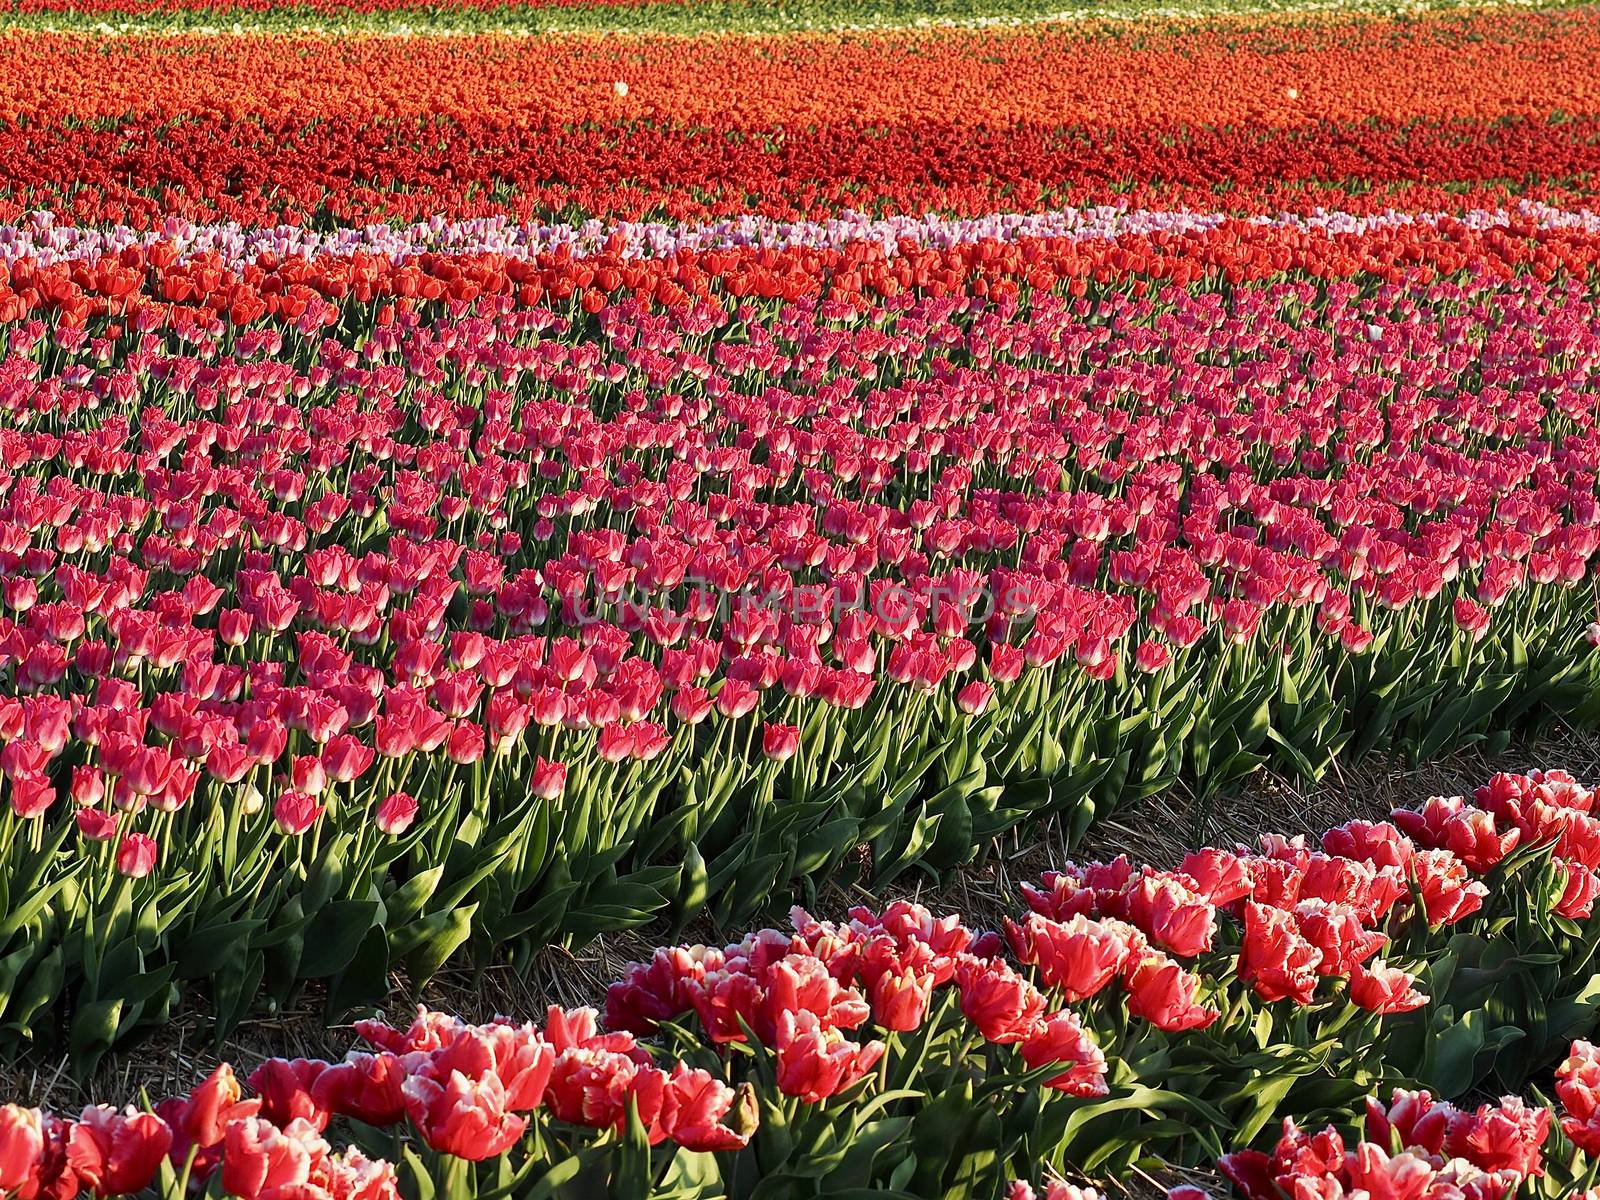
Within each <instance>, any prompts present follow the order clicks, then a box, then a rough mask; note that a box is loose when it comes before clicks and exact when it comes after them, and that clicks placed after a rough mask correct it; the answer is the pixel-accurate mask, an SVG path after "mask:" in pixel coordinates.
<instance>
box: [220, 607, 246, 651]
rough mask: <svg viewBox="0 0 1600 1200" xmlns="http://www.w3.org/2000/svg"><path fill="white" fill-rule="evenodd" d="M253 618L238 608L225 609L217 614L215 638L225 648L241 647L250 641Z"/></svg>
mask: <svg viewBox="0 0 1600 1200" xmlns="http://www.w3.org/2000/svg"><path fill="white" fill-rule="evenodd" d="M254 626H255V618H254V617H252V616H251V615H250V614H249V613H247V612H245V611H244V610H243V609H240V608H225V609H223V610H222V611H221V612H220V613H218V614H217V636H218V637H219V638H221V639H222V643H223V645H225V646H242V645H244V644H245V643H246V642H247V641H249V640H250V631H251V629H252V628H253V627H254Z"/></svg>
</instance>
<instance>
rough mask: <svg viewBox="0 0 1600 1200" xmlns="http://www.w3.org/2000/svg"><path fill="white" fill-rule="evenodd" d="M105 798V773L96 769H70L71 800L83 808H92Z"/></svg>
mask: <svg viewBox="0 0 1600 1200" xmlns="http://www.w3.org/2000/svg"><path fill="white" fill-rule="evenodd" d="M105 798H106V777H105V773H104V772H102V771H101V770H100V769H99V768H97V767H73V768H72V800H73V803H74V804H79V805H82V806H83V807H84V808H94V807H96V806H97V805H99V804H100V803H101V801H103V800H104V799H105Z"/></svg>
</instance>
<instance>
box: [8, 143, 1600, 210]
mask: <svg viewBox="0 0 1600 1200" xmlns="http://www.w3.org/2000/svg"><path fill="white" fill-rule="evenodd" d="M1597 169H1600V136H1597V128H1596V120H1595V119H1594V118H1591V117H1577V118H1573V119H1571V120H1568V121H1563V122H1559V123H1557V122H1550V121H1546V120H1542V119H1532V120H1529V119H1518V120H1511V121H1494V122H1488V121H1482V120H1475V119H1462V120H1458V121H1449V122H1443V123H1435V122H1428V123H1417V122H1412V121H1403V122H1394V121H1373V122H1365V123H1362V124H1359V125H1325V124H1309V125H1299V126H1285V127H1251V126H1244V127H1230V128H1218V127H1214V126H1144V127H1136V128H1132V129H1121V128H1116V127H1076V126H1070V125H1040V124H1029V125H1020V126H1006V127H1001V128H995V127H991V126H987V125H978V126H970V125H966V124H959V123H955V124H936V123H933V122H929V121H920V122H916V123H911V124H905V125H892V126H883V127H863V126H860V125H857V124H854V123H849V122H830V123H826V124H818V125H806V126H800V127H794V128H781V129H774V130H754V131H745V130H741V129H739V128H737V127H728V126H724V125H720V124H719V125H712V126H710V127H699V128H693V129H685V128H682V127H680V126H676V125H672V124H668V123H653V122H641V121H637V120H623V121H611V122H607V123H604V124H587V125H583V126H580V127H577V128H571V127H567V126H563V125H559V124H556V123H554V122H543V123H540V124H537V125H534V126H530V127H528V128H525V129H518V130H516V131H515V133H514V134H511V133H510V132H509V131H508V130H507V128H506V126H505V123H504V122H503V121H499V120H495V119H489V118H481V117H464V118H457V119H434V120H430V121H429V122H428V123H426V124H425V125H419V124H417V123H415V122H409V121H407V122H391V121H352V120H349V119H341V118H333V119H325V120H319V121H317V122H315V123H310V124H307V123H306V122H304V121H303V120H300V119H298V118H286V117H273V116H267V117H263V118H260V119H254V118H252V119H249V120H245V121H220V120H217V119H214V118H211V119H207V118H201V117H192V118H186V119H183V120H179V121H175V122H174V121H159V122H158V121H155V120H152V119H148V118H140V119H137V120H129V121H121V122H118V123H116V124H114V125H108V126H104V127H93V126H91V127H84V126H83V125H81V124H79V123H77V122H74V123H72V124H70V125H59V124H53V123H51V124H43V125H40V124H27V125H23V126H20V127H16V128H12V129H8V130H5V131H4V132H0V220H14V219H16V218H18V217H19V216H20V215H21V214H23V213H25V212H27V211H29V210H32V209H36V208H44V209H52V210H55V211H57V212H59V213H61V214H63V215H64V216H66V217H69V218H70V219H71V220H73V221H74V222H76V223H78V224H86V225H87V224H100V223H105V222H120V223H126V224H134V225H138V226H140V227H156V226H159V225H160V224H161V223H162V222H163V221H164V220H165V219H167V218H168V217H173V216H179V217H186V218H190V219H194V220H232V221H239V222H242V223H246V224H252V223H268V222H275V221H287V222H290V223H293V224H297V225H302V224H303V225H326V224H328V223H330V222H331V223H335V224H361V223H365V222H368V221H413V220H426V219H427V218H429V217H431V216H433V215H434V214H435V213H439V212H447V213H449V214H450V215H451V216H452V217H454V218H467V217H477V216H488V215H496V214H505V215H510V216H513V217H516V218H517V219H519V220H537V219H541V218H547V217H549V216H550V215H551V214H562V215H572V214H584V215H594V216H600V217H608V218H620V219H628V220H633V219H639V218H645V217H650V218H665V219H669V220H680V221H686V220H703V219H707V218H710V217H716V216H729V215H738V214H742V213H745V212H751V211H754V212H759V213H763V214H766V215H769V216H773V217H779V218H795V217H827V216H829V215H831V214H833V213H835V212H838V211H840V210H841V209H856V210H864V211H872V212H877V211H888V212H924V211H955V212H960V213H964V214H971V215H981V214H983V213H985V212H990V211H993V210H995V209H996V208H1003V209H1008V210H1024V211H1029V210H1035V209H1040V208H1052V207H1060V206H1079V205H1090V204H1116V205H1132V206H1135V207H1144V208H1153V207H1166V208H1179V207H1192V208H1197V209H1201V210H1209V209H1216V208H1223V209H1226V210H1229V211H1233V212H1241V213H1250V212H1274V211H1278V210H1280V209H1289V210H1293V211H1307V210H1309V209H1312V208H1315V207H1319V206H1327V207H1333V208H1339V209H1346V210H1348V209H1352V208H1354V209H1356V210H1359V211H1383V210H1386V209H1389V208H1410V209H1412V210H1417V209H1422V208H1431V209H1441V210H1446V211H1460V210H1462V209H1465V208H1469V207H1487V208H1496V207H1501V206H1505V205H1509V204H1510V203H1511V202H1512V201H1513V200H1515V199H1516V198H1518V197H1535V198H1542V199H1546V200H1550V201H1553V202H1560V201H1561V200H1563V199H1564V198H1566V197H1569V196H1570V197H1579V196H1581V195H1583V194H1584V192H1583V188H1582V185H1581V180H1582V179H1583V178H1584V177H1586V176H1588V175H1590V174H1592V173H1594V172H1595V171H1596V170H1597ZM1507 181H1515V182H1513V183H1508V182H1507Z"/></svg>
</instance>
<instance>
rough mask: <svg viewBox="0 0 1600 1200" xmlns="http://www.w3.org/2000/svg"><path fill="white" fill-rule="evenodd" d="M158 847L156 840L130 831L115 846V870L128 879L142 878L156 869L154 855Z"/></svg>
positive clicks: (158, 850) (158, 851)
mask: <svg viewBox="0 0 1600 1200" xmlns="http://www.w3.org/2000/svg"><path fill="white" fill-rule="evenodd" d="M159 853H160V847H159V846H157V845H156V840H155V839H154V838H153V837H149V836H148V835H146V834H143V833H130V834H129V835H128V836H127V837H125V838H123V839H122V845H120V846H118V847H117V870H118V871H120V872H122V874H124V875H126V876H128V878H130V879H143V878H144V877H145V876H146V875H148V874H150V872H151V871H154V870H155V869H156V856H157V855H158V854H159Z"/></svg>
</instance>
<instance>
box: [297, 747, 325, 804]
mask: <svg viewBox="0 0 1600 1200" xmlns="http://www.w3.org/2000/svg"><path fill="white" fill-rule="evenodd" d="M289 782H290V783H291V784H293V785H294V790H295V791H297V792H306V793H308V794H309V795H312V796H318V795H321V794H322V789H323V788H325V787H327V786H328V772H327V769H326V768H325V767H324V766H323V765H322V760H321V759H320V758H318V757H317V756H316V755H315V754H299V755H296V756H295V760H294V762H293V764H291V766H290V769H289Z"/></svg>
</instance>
